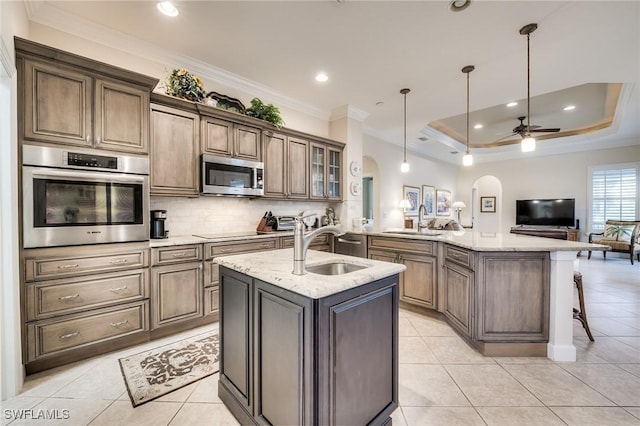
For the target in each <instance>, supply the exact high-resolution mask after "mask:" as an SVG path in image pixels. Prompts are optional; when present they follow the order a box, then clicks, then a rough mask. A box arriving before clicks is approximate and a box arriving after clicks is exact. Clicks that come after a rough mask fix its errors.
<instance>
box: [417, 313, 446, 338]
mask: <svg viewBox="0 0 640 426" xmlns="http://www.w3.org/2000/svg"><path fill="white" fill-rule="evenodd" d="M409 321H410V322H411V324H412V325H413V326H414V327H415V329H416V330H417V331H418V334H419V335H420V336H456V337H457V334H456V332H455V331H453V329H452V328H451V326H450V325H449V324H447V323H446V322H444V321H441V320H439V319H435V318H430V317H427V316H424V315H420V314H416V313H411V314H410V315H409Z"/></svg>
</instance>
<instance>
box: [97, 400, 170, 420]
mask: <svg viewBox="0 0 640 426" xmlns="http://www.w3.org/2000/svg"><path fill="white" fill-rule="evenodd" d="M181 406H182V404H181V403H178V402H156V401H151V402H148V403H146V404H143V405H139V406H137V407H135V408H134V407H133V406H132V405H131V403H129V402H127V401H115V402H113V403H112V404H111V405H110V406H109V407H108V408H107V409H106V410H104V411H103V412H102V413H100V415H99V416H98V417H96V418H95V419H94V420H93V421H92V422H91V423H90V425H91V426H129V425H136V426H144V425H148V426H154V425H166V424H169V422H170V421H171V419H173V417H174V416H175V415H176V413H177V412H178V410H179V409H180V407H181Z"/></svg>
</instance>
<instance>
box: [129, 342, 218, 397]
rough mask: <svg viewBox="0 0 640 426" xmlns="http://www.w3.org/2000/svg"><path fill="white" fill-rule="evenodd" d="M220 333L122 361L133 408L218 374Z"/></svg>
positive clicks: (171, 345)
mask: <svg viewBox="0 0 640 426" xmlns="http://www.w3.org/2000/svg"><path fill="white" fill-rule="evenodd" d="M219 347H220V342H219V338H218V332H217V330H216V331H213V332H210V333H207V334H201V335H198V336H194V337H191V338H189V339H185V340H182V341H179V342H176V343H172V344H170V345H166V346H161V347H158V348H154V349H151V350H149V351H145V352H141V353H139V354H135V355H131V356H128V357H125V358H120V359H119V361H120V369H121V370H122V375H123V377H124V382H125V384H126V386H127V391H128V392H129V397H130V398H131V403H132V404H133V406H134V407H137V406H138V405H141V404H144V403H145V402H149V401H151V400H153V399H156V398H158V397H160V396H162V395H166V394H167V393H169V392H173V391H174V390H177V389H180V388H181V387H183V386H186V385H188V384H190V383H193V382H195V381H197V380H200V379H202V378H204V377H207V376H210V375H212V374H214V373H217V372H218V369H219V367H218V359H219V353H220V351H219Z"/></svg>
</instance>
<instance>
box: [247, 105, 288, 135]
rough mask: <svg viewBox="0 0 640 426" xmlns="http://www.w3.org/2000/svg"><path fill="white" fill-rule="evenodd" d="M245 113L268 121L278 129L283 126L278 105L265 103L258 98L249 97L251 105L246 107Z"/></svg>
mask: <svg viewBox="0 0 640 426" xmlns="http://www.w3.org/2000/svg"><path fill="white" fill-rule="evenodd" d="M245 112H246V114H247V115H248V116H250V117H256V118H259V119H260V120H264V121H268V122H269V123H271V124H273V125H274V126H276V127H277V128H278V129H279V128H280V127H282V126H284V120H283V119H282V117H281V116H280V110H279V109H278V107H276V106H274V105H272V104H268V105H265V104H264V103H263V102H262V101H261V100H260V99H258V98H253V99H251V106H250V107H249V108H247V109H246V111H245Z"/></svg>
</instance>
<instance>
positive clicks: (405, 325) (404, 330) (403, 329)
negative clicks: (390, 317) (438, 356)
mask: <svg viewBox="0 0 640 426" xmlns="http://www.w3.org/2000/svg"><path fill="white" fill-rule="evenodd" d="M398 335H399V336H400V337H403V336H419V334H418V331H417V330H416V328H415V327H414V326H413V324H411V322H410V321H409V318H407V317H406V316H405V317H399V318H398Z"/></svg>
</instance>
